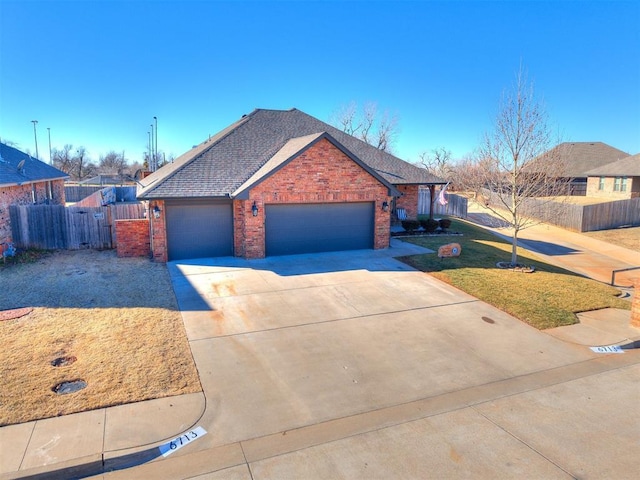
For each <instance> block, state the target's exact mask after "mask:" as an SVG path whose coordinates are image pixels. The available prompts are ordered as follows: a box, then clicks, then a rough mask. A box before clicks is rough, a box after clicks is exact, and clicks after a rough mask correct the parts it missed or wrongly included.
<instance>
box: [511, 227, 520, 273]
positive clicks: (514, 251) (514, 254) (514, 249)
mask: <svg viewBox="0 0 640 480" xmlns="http://www.w3.org/2000/svg"><path fill="white" fill-rule="evenodd" d="M517 264H518V229H516V228H514V229H513V239H512V240H511V265H512V266H515V265H517Z"/></svg>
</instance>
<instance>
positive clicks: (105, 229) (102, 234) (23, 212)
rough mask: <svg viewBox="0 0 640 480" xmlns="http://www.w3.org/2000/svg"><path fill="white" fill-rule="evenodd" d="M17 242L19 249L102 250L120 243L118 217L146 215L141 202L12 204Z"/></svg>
mask: <svg viewBox="0 0 640 480" xmlns="http://www.w3.org/2000/svg"><path fill="white" fill-rule="evenodd" d="M9 213H10V216H11V232H12V236H13V243H14V244H15V245H16V246H17V247H19V248H42V249H46V250H55V249H66V250H79V249H81V248H94V249H98V250H102V249H111V248H115V247H116V245H117V239H116V229H115V220H119V219H124V218H144V215H145V207H144V205H142V204H141V203H133V204H122V205H109V206H106V207H91V208H87V207H64V206H62V205H11V207H10V208H9Z"/></svg>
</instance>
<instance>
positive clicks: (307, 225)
mask: <svg viewBox="0 0 640 480" xmlns="http://www.w3.org/2000/svg"><path fill="white" fill-rule="evenodd" d="M373 208H374V204H373V203H372V202H359V203H317V204H295V205H283V204H274V205H267V206H266V210H265V213H266V219H265V231H266V233H265V234H266V253H267V256H271V255H292V254H296V253H315V252H334V251H340V250H357V249H361V248H373V225H374V210H373Z"/></svg>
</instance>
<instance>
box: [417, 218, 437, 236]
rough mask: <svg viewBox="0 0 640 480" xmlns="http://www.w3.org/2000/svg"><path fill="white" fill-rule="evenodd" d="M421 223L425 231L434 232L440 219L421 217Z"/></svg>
mask: <svg viewBox="0 0 640 480" xmlns="http://www.w3.org/2000/svg"><path fill="white" fill-rule="evenodd" d="M420 225H421V226H422V228H424V230H425V232H427V233H433V232H435V231H436V229H437V228H438V221H437V220H434V219H433V218H421V219H420Z"/></svg>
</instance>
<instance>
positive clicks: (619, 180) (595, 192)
mask: <svg viewBox="0 0 640 480" xmlns="http://www.w3.org/2000/svg"><path fill="white" fill-rule="evenodd" d="M587 195H588V196H591V197H607V198H611V199H612V200H623V199H628V198H640V153H639V154H637V155H632V156H629V157H626V158H623V159H622V160H618V161H617V162H612V163H608V164H606V165H604V166H602V167H598V168H594V169H593V170H589V171H588V172H587Z"/></svg>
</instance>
